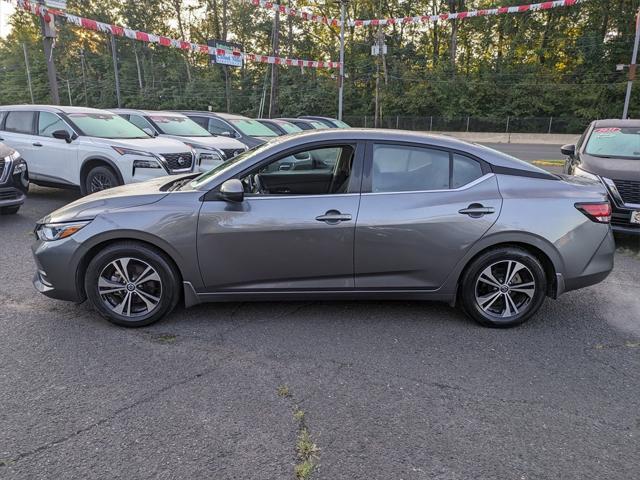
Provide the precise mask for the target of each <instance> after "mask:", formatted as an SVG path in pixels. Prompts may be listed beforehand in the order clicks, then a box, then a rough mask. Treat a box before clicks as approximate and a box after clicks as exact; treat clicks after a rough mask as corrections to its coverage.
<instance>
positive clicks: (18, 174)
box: [0, 143, 29, 215]
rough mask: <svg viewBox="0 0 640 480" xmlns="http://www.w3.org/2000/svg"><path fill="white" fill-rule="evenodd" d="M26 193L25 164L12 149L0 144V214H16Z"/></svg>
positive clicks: (26, 174)
mask: <svg viewBox="0 0 640 480" xmlns="http://www.w3.org/2000/svg"><path fill="white" fill-rule="evenodd" d="M28 191H29V172H28V171H27V164H26V162H25V161H24V160H23V158H22V157H21V156H20V154H19V153H18V152H17V151H15V150H14V149H13V148H10V147H8V146H6V145H3V144H1V143H0V214H2V215H11V214H14V213H18V210H20V207H21V206H22V204H23V203H24V200H25V198H26V197H27V192H28Z"/></svg>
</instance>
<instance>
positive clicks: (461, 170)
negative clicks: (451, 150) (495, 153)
mask: <svg viewBox="0 0 640 480" xmlns="http://www.w3.org/2000/svg"><path fill="white" fill-rule="evenodd" d="M481 176H482V166H481V165H480V162H478V161H477V160H474V159H473V158H469V157H465V156H464V155H458V154H457V153H455V154H454V155H453V175H452V180H451V188H458V187H462V186H463V185H466V184H467V183H471V182H473V181H474V180H476V179H478V178H480V177H481Z"/></svg>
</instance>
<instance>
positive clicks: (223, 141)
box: [110, 108, 247, 172]
mask: <svg viewBox="0 0 640 480" xmlns="http://www.w3.org/2000/svg"><path fill="white" fill-rule="evenodd" d="M110 111H111V112H113V113H117V114H118V115H120V116H121V117H122V118H124V119H126V120H129V121H130V122H131V123H133V124H134V125H135V126H136V127H138V128H141V129H142V130H144V131H145V132H146V133H148V134H149V135H154V136H156V135H159V136H161V137H169V138H175V139H176V140H180V141H182V142H184V143H186V144H187V145H189V146H190V147H192V148H193V149H194V150H195V151H196V153H197V155H198V157H197V160H196V170H197V171H198V170H199V171H201V172H206V171H209V170H211V169H212V168H213V167H217V166H218V165H220V164H221V163H222V162H224V161H226V160H230V159H231V158H233V157H235V156H236V155H239V154H240V153H242V152H244V151H245V150H247V147H246V146H245V145H244V143H241V142H239V141H238V140H236V139H234V138H228V137H223V136H216V135H212V134H211V133H209V131H208V130H206V129H204V128H202V127H201V126H200V125H198V124H197V123H196V122H194V121H193V120H191V119H190V118H188V117H187V116H186V115H183V114H181V113H176V112H156V111H152V110H134V109H130V108H116V109H111V110H110Z"/></svg>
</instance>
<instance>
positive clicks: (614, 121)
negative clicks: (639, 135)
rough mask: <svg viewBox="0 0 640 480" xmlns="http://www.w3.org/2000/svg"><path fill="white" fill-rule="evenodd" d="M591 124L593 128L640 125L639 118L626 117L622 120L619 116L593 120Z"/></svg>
mask: <svg viewBox="0 0 640 480" xmlns="http://www.w3.org/2000/svg"><path fill="white" fill-rule="evenodd" d="M593 126H594V127H595V128H604V127H640V120H636V119H630V118H629V119H626V120H622V119H620V118H605V119H602V120H596V121H595V122H593Z"/></svg>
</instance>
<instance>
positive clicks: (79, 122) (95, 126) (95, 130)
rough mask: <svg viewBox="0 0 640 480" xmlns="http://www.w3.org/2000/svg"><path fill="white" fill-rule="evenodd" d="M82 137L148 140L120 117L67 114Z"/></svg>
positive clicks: (90, 113)
mask: <svg viewBox="0 0 640 480" xmlns="http://www.w3.org/2000/svg"><path fill="white" fill-rule="evenodd" d="M67 117H69V120H71V121H72V122H73V123H74V124H75V125H76V126H77V127H78V129H79V130H80V131H82V133H83V134H84V135H87V136H89V137H97V138H149V135H147V134H146V133H145V132H143V131H142V130H140V129H139V128H138V127H136V126H135V125H134V124H132V123H130V122H128V121H126V120H125V119H124V118H122V117H121V116H120V115H116V114H112V113H107V112H83V113H69V114H67Z"/></svg>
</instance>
